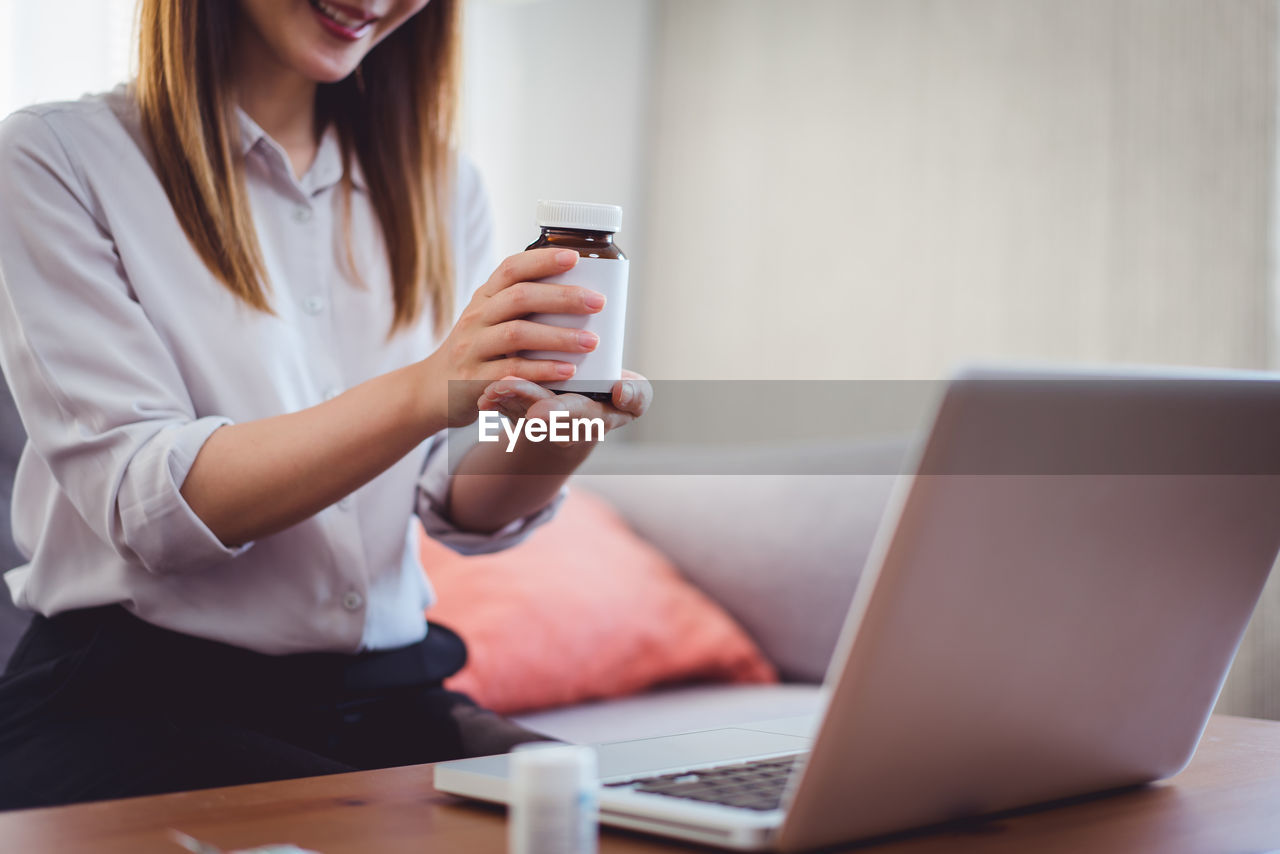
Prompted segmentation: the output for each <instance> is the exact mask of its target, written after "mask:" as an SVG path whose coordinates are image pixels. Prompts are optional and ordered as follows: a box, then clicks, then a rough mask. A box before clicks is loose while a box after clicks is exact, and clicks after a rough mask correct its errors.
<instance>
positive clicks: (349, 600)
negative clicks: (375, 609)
mask: <svg viewBox="0 0 1280 854" xmlns="http://www.w3.org/2000/svg"><path fill="white" fill-rule="evenodd" d="M363 604H364V597H363V596H361V595H360V594H359V593H357V592H356V591H354V590H349V591H347V594H346V595H345V596H343V597H342V607H344V608H346V609H347V610H348V611H358V610H360V606H361V605H363Z"/></svg>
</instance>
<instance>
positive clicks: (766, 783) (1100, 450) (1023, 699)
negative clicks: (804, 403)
mask: <svg viewBox="0 0 1280 854" xmlns="http://www.w3.org/2000/svg"><path fill="white" fill-rule="evenodd" d="M1277 549H1280V379H1277V378H1275V377H1273V376H1269V375H1262V374H1244V373H1225V372H1213V373H1209V372H1202V373H1171V372H1169V373H1166V372H1157V371H1135V372H1128V373H1124V374H1121V373H1115V372H1109V373H1105V374H1103V373H1096V374H1089V373H1084V372H1078V371H1077V372H1073V373H1055V372H1045V371H1041V372H1036V373H1028V372H1010V371H969V372H965V373H963V374H961V375H960V376H959V377H957V378H956V379H955V380H953V381H952V382H951V383H949V384H948V386H947V389H946V391H945V393H944V394H943V395H942V400H941V403H940V405H939V407H938V409H937V412H936V415H935V418H934V422H933V426H932V430H931V432H930V434H929V436H928V439H927V441H925V442H924V444H923V446H922V447H921V449H920V450H919V452H918V455H917V458H916V460H915V465H914V466H913V473H912V474H911V475H910V476H904V477H902V478H900V479H899V484H898V489H897V490H896V494H895V498H894V500H893V503H892V506H891V507H890V509H889V511H888V512H887V513H886V515H885V520H884V522H883V523H882V526H881V530H880V532H879V534H878V539H877V543H876V545H875V547H874V548H873V550H872V553H871V556H870V558H869V559H868V564H867V567H866V570H865V573H864V576H863V579H864V580H863V581H862V582H861V584H860V585H859V587H858V591H857V593H856V595H855V597H854V600H853V602H852V604H851V606H850V609H849V615H848V618H847V620H846V622H845V626H844V629H843V632H842V635H841V638H840V641H839V643H838V645H837V647H836V652H835V655H834V657H833V660H832V663H831V666H830V669H829V671H828V673H827V679H826V683H825V691H824V693H825V696H826V703H825V710H824V712H823V714H822V715H821V716H820V717H819V718H818V719H814V720H805V719H789V720H781V721H770V722H762V723H760V724H756V725H747V726H734V727H729V728H724V729H715V730H709V731H704V732H694V733H684V734H679V735H672V736H667V737H662V738H650V739H642V740H636V741H626V742H617V743H612V744H603V745H600V747H599V759H600V772H601V777H602V781H601V787H600V793H599V794H600V819H601V821H602V822H604V823H606V824H611V825H617V826H619V827H626V828H632V829H638V830H643V831H649V832H652V833H656V834H662V835H666V836H672V837H678V838H681V839H688V840H694V841H697V842H702V843H709V844H712V845H716V846H721V847H725V848H735V849H742V850H760V849H777V850H782V851H799V850H805V849H809V848H814V847H818V846H823V845H829V844H834V843H839V842H846V841H851V840H855V839H861V838H865V837H871V836H876V835H880V834H885V833H890V832H894V831H899V830H903V829H907V828H914V827H920V826H924V825H929V824H934V823H939V822H945V821H948V820H952V819H957V818H961V817H966V816H972V815H976V814H982V813H989V812H997V811H1001V810H1007V809H1012V808H1015V807H1021V806H1025V805H1028V804H1037V803H1041V802H1048V801H1053V800H1056V799H1060V798H1066V797H1070V796H1074V795H1080V794H1084V793H1088V792H1097V791H1103V790H1107V789H1116V788H1121V787H1126V786H1132V785H1135V784H1140V783H1145V782H1148V781H1151V780H1156V779H1159V778H1162V777H1167V776H1169V775H1172V774H1174V773H1176V772H1177V771H1179V770H1180V769H1181V768H1182V767H1183V766H1184V765H1185V764H1186V763H1187V762H1188V761H1189V759H1190V757H1191V754H1192V752H1193V751H1194V749H1195V746H1196V743H1197V742H1198V740H1199V738H1200V734H1201V732H1202V731H1203V728H1204V725H1205V723H1206V720H1207V718H1208V716H1209V713H1210V711H1211V709H1212V708H1213V704H1214V701H1215V699H1216V697H1217V695H1218V692H1219V690H1220V688H1221V686H1222V682H1223V680H1224V678H1225V677H1226V673H1227V668H1228V666H1229V665H1230V663H1231V659H1232V657H1233V655H1234V654H1235V650H1236V648H1237V646H1238V645H1239V642H1240V638H1241V636H1242V634H1243V632H1244V629H1245V625H1246V623H1247V622H1248V620H1249V615H1250V613H1251V612H1252V610H1253V608H1254V605H1255V604H1256V602H1257V600H1258V596H1259V594H1260V593H1261V590H1262V586H1263V583H1264V582H1265V581H1266V578H1267V575H1268V573H1269V571H1270V569H1271V566H1272V564H1273V562H1274V561H1275V557H1276V553H1277ZM506 772H507V761H506V757H504V756H495V757H484V758H479V759H469V760H463V761H458V762H449V763H445V764H442V765H440V766H439V767H438V768H437V769H436V777H435V784H436V787H437V788H438V789H439V790H441V791H445V792H452V793H456V794H459V795H464V796H468V797H472V798H478V799H482V800H487V801H494V802H504V801H505V799H506V794H507V789H506Z"/></svg>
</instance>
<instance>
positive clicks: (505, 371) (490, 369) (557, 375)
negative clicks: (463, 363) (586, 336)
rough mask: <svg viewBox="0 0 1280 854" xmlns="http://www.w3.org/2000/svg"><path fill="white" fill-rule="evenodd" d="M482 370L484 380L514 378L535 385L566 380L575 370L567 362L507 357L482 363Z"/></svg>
mask: <svg viewBox="0 0 1280 854" xmlns="http://www.w3.org/2000/svg"><path fill="white" fill-rule="evenodd" d="M483 370H484V376H485V378H486V379H489V380H497V379H501V378H503V377H507V376H516V377H520V378H522V379H526V380H531V381H532V382H535V383H549V382H555V381H556V380H566V379H568V378H569V377H571V376H573V374H574V372H575V371H576V370H577V369H576V368H575V367H574V366H573V365H572V364H570V363H569V362H556V361H552V360H550V359H526V358H524V357H523V356H507V357H506V358H504V359H494V360H493V361H490V362H484V363H483Z"/></svg>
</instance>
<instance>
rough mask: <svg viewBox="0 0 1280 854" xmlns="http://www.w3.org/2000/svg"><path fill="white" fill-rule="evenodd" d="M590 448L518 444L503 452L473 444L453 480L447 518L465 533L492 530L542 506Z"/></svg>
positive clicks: (582, 459) (562, 483) (587, 445)
mask: <svg viewBox="0 0 1280 854" xmlns="http://www.w3.org/2000/svg"><path fill="white" fill-rule="evenodd" d="M592 447H593V445H592V444H591V443H582V444H578V445H572V446H568V447H561V446H556V445H552V444H550V443H546V444H540V445H535V444H532V443H529V442H522V443H520V444H518V445H517V446H516V449H515V450H514V451H513V452H512V453H509V454H508V453H506V452H505V450H504V449H503V447H501V446H500V445H498V444H484V445H475V446H473V447H472V448H471V449H470V450H469V451H467V453H466V454H465V455H464V456H463V457H462V459H461V460H460V461H459V462H458V467H457V470H456V472H455V474H454V476H453V479H452V486H451V487H450V489H449V497H448V501H447V503H446V508H447V511H446V512H447V513H448V515H449V519H450V521H452V522H453V524H454V525H456V526H457V527H458V528H460V529H462V530H465V531H475V532H477V533H492V532H494V531H498V530H501V529H502V528H503V527H505V526H506V525H508V524H510V523H511V522H514V521H515V520H516V519H521V518H523V517H525V516H528V515H529V514H531V513H534V512H536V511H538V510H540V509H542V508H543V507H545V506H546V505H547V503H548V502H549V501H551V499H552V498H554V497H555V495H556V493H558V492H559V491H560V487H562V486H563V485H564V483H565V481H566V480H568V479H569V475H571V474H572V473H573V471H574V469H576V468H577V467H578V466H579V465H581V464H582V462H583V461H584V460H585V459H586V458H587V456H588V455H589V454H590V453H591V449H592Z"/></svg>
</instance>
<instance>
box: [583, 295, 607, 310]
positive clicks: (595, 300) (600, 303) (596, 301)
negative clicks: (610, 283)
mask: <svg viewBox="0 0 1280 854" xmlns="http://www.w3.org/2000/svg"><path fill="white" fill-rule="evenodd" d="M582 301H583V303H585V304H586V306H587V308H590V309H601V308H604V294H601V293H596V292H595V291H587V292H586V294H584V295H583V297H582Z"/></svg>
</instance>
